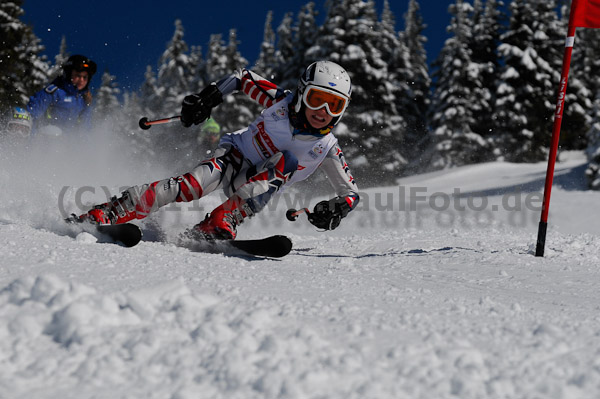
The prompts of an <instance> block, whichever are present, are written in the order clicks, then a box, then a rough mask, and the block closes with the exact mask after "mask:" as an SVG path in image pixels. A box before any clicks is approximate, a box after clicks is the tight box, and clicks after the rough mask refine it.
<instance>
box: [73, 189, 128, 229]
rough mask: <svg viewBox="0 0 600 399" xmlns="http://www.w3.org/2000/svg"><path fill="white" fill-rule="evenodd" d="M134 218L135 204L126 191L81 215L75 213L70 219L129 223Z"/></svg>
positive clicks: (103, 222)
mask: <svg viewBox="0 0 600 399" xmlns="http://www.w3.org/2000/svg"><path fill="white" fill-rule="evenodd" d="M133 219H137V214H136V212H135V205H134V204H133V201H132V200H131V198H130V196H129V193H128V192H127V191H125V192H123V195H122V196H121V197H120V198H117V197H116V196H114V197H112V198H111V199H110V202H106V203H104V204H100V205H96V206H95V207H93V208H92V209H90V210H89V211H88V212H87V213H84V214H83V215H81V216H76V215H75V214H73V215H72V216H71V218H69V219H68V220H69V221H72V222H78V223H82V222H86V223H91V224H98V225H103V224H122V223H127V222H129V221H130V220H133Z"/></svg>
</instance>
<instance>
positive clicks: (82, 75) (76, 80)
mask: <svg viewBox="0 0 600 399" xmlns="http://www.w3.org/2000/svg"><path fill="white" fill-rule="evenodd" d="M88 79H89V76H88V73H87V72H86V71H73V72H71V83H73V86H75V87H77V90H83V89H84V88H85V86H86V85H87V83H88Z"/></svg>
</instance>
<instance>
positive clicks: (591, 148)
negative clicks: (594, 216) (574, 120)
mask: <svg viewBox="0 0 600 399" xmlns="http://www.w3.org/2000/svg"><path fill="white" fill-rule="evenodd" d="M596 93H597V96H596V100H595V101H594V106H593V107H592V115H591V123H590V126H591V127H590V129H589V130H588V132H587V140H588V147H587V150H586V153H587V156H588V160H589V163H588V166H587V168H586V170H585V175H586V177H587V178H588V185H589V187H590V188H591V189H592V190H600V92H596Z"/></svg>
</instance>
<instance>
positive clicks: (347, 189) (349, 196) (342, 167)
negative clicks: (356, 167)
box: [308, 144, 359, 230]
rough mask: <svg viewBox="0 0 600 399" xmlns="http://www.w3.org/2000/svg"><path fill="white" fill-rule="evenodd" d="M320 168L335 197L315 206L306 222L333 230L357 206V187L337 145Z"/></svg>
mask: <svg viewBox="0 0 600 399" xmlns="http://www.w3.org/2000/svg"><path fill="white" fill-rule="evenodd" d="M321 168H323V171H324V172H325V174H326V175H327V178H328V179H329V182H330V183H331V185H332V186H333V189H334V190H335V194H336V197H334V198H332V199H330V200H324V201H321V202H319V203H318V204H317V205H315V208H314V210H313V212H312V213H311V214H310V215H309V218H308V220H309V221H310V222H311V223H312V224H313V225H315V226H317V227H319V228H322V229H325V230H333V229H335V228H336V227H338V226H339V225H340V222H341V220H342V219H343V218H345V217H346V216H347V215H348V213H349V212H350V211H352V210H353V209H355V208H356V206H357V205H358V201H359V196H358V187H357V186H356V183H355V182H354V178H353V177H352V174H351V173H350V168H349V167H348V164H347V163H346V160H345V159H344V154H343V152H342V150H341V149H340V147H339V146H338V145H337V144H336V145H334V146H333V148H332V149H331V150H330V151H329V152H328V153H327V156H326V157H325V160H324V161H323V163H321Z"/></svg>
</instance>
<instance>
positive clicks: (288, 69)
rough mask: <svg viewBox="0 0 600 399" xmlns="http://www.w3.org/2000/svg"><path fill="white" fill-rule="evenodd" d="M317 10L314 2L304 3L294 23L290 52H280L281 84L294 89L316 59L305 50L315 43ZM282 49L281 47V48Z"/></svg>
mask: <svg viewBox="0 0 600 399" xmlns="http://www.w3.org/2000/svg"><path fill="white" fill-rule="evenodd" d="M318 15H319V13H318V11H317V10H315V3H313V2H309V3H307V4H305V5H304V6H303V7H302V9H301V10H300V12H299V13H298V18H297V21H296V24H295V26H294V28H293V33H294V35H293V38H292V47H291V54H289V55H288V56H284V54H283V53H282V57H281V58H282V59H283V61H284V64H283V76H282V79H281V83H280V84H281V86H282V87H284V88H286V89H289V90H294V89H295V88H296V86H297V84H298V79H300V76H301V75H302V73H303V72H304V70H305V69H306V67H308V66H309V65H310V64H312V63H313V62H315V61H317V59H316V58H313V57H311V56H309V55H307V51H308V50H309V49H310V48H311V47H312V46H313V45H314V44H315V40H316V38H317V35H318V32H319V27H318V25H317V16H318ZM282 51H283V49H282Z"/></svg>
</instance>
